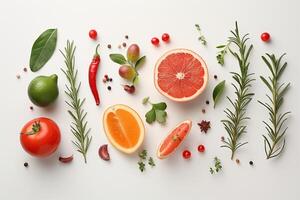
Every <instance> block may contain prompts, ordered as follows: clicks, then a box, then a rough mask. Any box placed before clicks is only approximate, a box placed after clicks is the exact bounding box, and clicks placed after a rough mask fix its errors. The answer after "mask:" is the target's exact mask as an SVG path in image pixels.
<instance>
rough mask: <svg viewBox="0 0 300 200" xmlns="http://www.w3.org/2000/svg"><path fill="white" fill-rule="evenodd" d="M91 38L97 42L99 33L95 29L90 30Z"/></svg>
mask: <svg viewBox="0 0 300 200" xmlns="http://www.w3.org/2000/svg"><path fill="white" fill-rule="evenodd" d="M89 36H90V38H91V39H93V40H96V39H97V31H96V30H94V29H92V30H90V32H89Z"/></svg>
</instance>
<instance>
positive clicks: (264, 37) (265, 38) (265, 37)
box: [260, 32, 271, 42]
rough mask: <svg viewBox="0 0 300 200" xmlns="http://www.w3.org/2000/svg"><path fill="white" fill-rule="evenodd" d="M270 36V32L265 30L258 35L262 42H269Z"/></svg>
mask: <svg viewBox="0 0 300 200" xmlns="http://www.w3.org/2000/svg"><path fill="white" fill-rule="evenodd" d="M270 37H271V36H270V34H269V33H267V32H264V33H262V34H261V36H260V38H261V40H262V41H264V42H269V40H270Z"/></svg>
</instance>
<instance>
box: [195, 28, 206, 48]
mask: <svg viewBox="0 0 300 200" xmlns="http://www.w3.org/2000/svg"><path fill="white" fill-rule="evenodd" d="M195 27H196V30H197V31H198V33H199V37H198V40H199V41H200V42H201V43H202V44H203V45H204V46H205V45H206V44H207V41H206V38H205V36H204V35H203V34H202V32H201V28H200V25H199V24H195Z"/></svg>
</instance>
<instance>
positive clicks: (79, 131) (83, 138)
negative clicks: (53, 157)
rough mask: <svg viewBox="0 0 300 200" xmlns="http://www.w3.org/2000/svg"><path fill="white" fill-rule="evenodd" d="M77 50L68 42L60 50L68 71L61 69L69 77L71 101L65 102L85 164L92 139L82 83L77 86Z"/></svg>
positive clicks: (78, 149)
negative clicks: (82, 96)
mask: <svg viewBox="0 0 300 200" xmlns="http://www.w3.org/2000/svg"><path fill="white" fill-rule="evenodd" d="M75 49H76V47H75V46H74V43H73V42H71V43H70V41H67V46H66V47H65V48H64V52H63V51H61V50H60V52H61V54H62V55H63V56H64V58H65V65H66V69H61V70H62V71H63V72H64V74H65V75H66V77H67V80H68V82H69V85H66V90H65V93H66V95H67V96H68V97H69V99H70V101H69V102H68V101H65V102H66V104H67V105H68V106H69V107H70V108H71V109H70V110H68V113H69V114H70V116H71V117H72V118H73V122H72V124H71V132H72V133H73V135H74V136H75V138H76V141H74V140H73V141H72V142H73V144H74V145H75V146H76V148H77V151H78V152H79V153H81V154H82V155H83V158H84V162H85V163H86V162H87V160H86V154H87V151H88V148H89V146H90V143H91V140H92V137H90V136H89V132H90V129H88V128H87V121H86V120H85V118H86V115H87V112H85V111H84V110H83V108H82V106H83V104H84V102H85V99H80V97H79V90H80V86H81V83H79V84H77V74H78V70H77V69H75V56H74V53H75Z"/></svg>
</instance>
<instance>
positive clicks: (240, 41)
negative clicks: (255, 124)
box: [221, 22, 254, 159]
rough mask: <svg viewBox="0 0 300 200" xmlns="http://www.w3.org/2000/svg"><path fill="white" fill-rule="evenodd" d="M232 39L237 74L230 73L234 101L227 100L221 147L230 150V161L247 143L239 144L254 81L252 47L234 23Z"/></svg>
mask: <svg viewBox="0 0 300 200" xmlns="http://www.w3.org/2000/svg"><path fill="white" fill-rule="evenodd" d="M231 33H232V35H233V36H232V37H229V42H230V43H232V44H234V45H235V46H236V47H237V49H238V51H237V52H234V51H232V50H231V49H229V51H230V52H231V54H232V55H233V56H234V57H235V58H236V59H237V60H238V63H239V69H240V71H239V73H237V72H231V73H232V75H233V76H232V78H233V79H234V80H235V83H232V85H233V87H234V89H235V95H236V98H235V100H231V99H230V98H229V97H227V99H228V100H229V102H230V103H231V105H232V107H233V108H232V109H229V108H226V109H225V111H224V112H225V114H226V117H227V119H225V120H222V123H223V125H224V127H225V130H226V132H227V133H228V136H229V137H227V140H224V141H223V142H224V143H225V144H224V145H222V146H221V147H225V148H228V149H230V150H231V159H233V157H234V154H235V152H236V150H237V149H239V148H240V147H241V146H243V145H245V144H247V142H244V143H241V142H239V140H240V138H241V136H242V135H243V134H244V133H246V127H247V126H246V125H245V120H247V119H249V117H246V107H247V105H248V104H249V102H250V101H251V100H252V97H253V95H254V93H250V91H249V90H250V88H251V82H252V81H254V79H252V78H251V77H252V76H253V74H252V73H249V65H250V63H249V55H250V53H251V51H252V49H253V45H250V46H249V47H248V45H247V41H248V39H249V37H248V34H245V35H244V36H242V37H241V36H240V33H239V29H238V25H237V22H236V23H235V31H231Z"/></svg>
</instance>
